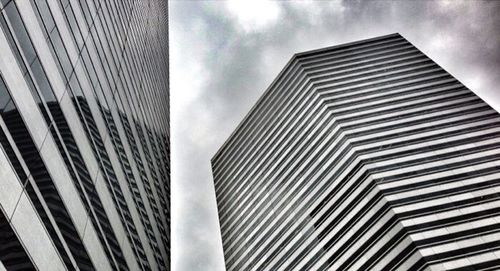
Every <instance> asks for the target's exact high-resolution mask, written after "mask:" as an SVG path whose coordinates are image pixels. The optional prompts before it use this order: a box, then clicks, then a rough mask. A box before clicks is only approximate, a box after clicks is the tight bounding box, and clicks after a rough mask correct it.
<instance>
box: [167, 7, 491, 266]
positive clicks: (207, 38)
mask: <svg viewBox="0 0 500 271" xmlns="http://www.w3.org/2000/svg"><path fill="white" fill-rule="evenodd" d="M499 13H500V1H472V0H471V1H463V2H461V1H430V0H428V1H396V0H394V1H371V2H358V1H346V2H333V1H332V2H328V1H305V0H303V1H290V2H288V1H276V2H267V1H258V0H257V1H256V0H254V1H227V2H225V1H180V0H179V1H170V63H171V64H170V65H171V66H170V76H171V77H170V80H171V83H170V87H171V88H170V91H171V121H172V125H171V131H172V132H171V133H172V138H171V140H172V208H173V210H172V227H173V228H172V241H173V243H172V258H173V270H175V271H177V270H179V271H184V270H189V271H193V270H224V262H223V253H222V245H221V239H220V231H219V228H218V226H219V224H218V216H217V207H216V202H215V194H214V193H215V192H214V187H213V180H212V176H211V169H210V159H211V157H212V156H213V155H214V154H215V152H216V151H217V149H218V148H219V147H220V146H221V145H222V143H223V142H224V141H225V140H226V139H227V137H228V136H229V135H230V134H231V132H232V131H233V130H234V129H235V127H236V126H237V125H238V123H239V122H240V121H241V120H242V119H243V117H244V115H245V114H246V113H247V112H248V110H249V109H250V108H251V107H252V105H253V104H254V103H255V102H256V100H257V99H258V97H259V96H260V95H261V94H262V93H263V91H264V90H265V89H266V88H267V86H268V85H269V84H270V83H271V81H272V80H273V79H274V77H276V76H277V74H278V73H279V71H280V70H281V69H282V68H283V67H284V65H285V64H286V62H287V61H288V60H289V59H290V58H291V56H292V55H293V54H294V53H297V52H301V51H307V50H311V49H316V48H321V47H326V46H331V45H336V44H341V43H345V42H350V41H355V40H360V39H366V38H371V37H375V36H379V35H385V34H390V33H394V32H399V33H400V34H401V35H403V36H404V37H405V38H407V39H408V40H409V41H410V42H412V43H413V44H415V45H416V46H417V47H418V48H419V49H420V50H422V51H423V52H424V53H426V54H427V55H428V56H430V57H431V58H432V59H433V60H435V61H436V62H437V63H438V64H439V65H441V66H442V67H443V68H444V69H446V70H447V71H449V72H450V73H451V74H452V75H454V76H455V77H456V78H458V80H460V81H461V82H462V83H464V84H465V85H466V86H468V87H469V88H471V89H472V90H473V91H474V92H476V93H477V94H478V95H479V96H481V97H482V98H483V99H485V100H486V101H487V102H488V103H490V104H491V105H492V106H494V107H495V108H496V109H497V110H499V109H500V16H499V15H498V14H499Z"/></svg>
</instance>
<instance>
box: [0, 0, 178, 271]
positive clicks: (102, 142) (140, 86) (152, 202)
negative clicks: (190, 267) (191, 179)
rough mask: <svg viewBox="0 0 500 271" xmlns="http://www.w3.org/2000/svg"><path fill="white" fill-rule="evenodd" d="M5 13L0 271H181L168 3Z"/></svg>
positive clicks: (23, 1) (7, 9)
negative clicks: (175, 233) (176, 248)
mask: <svg viewBox="0 0 500 271" xmlns="http://www.w3.org/2000/svg"><path fill="white" fill-rule="evenodd" d="M0 10H1V12H0V270H170V141H169V133H170V132H169V81H168V78H169V75H168V7H167V2H166V1H162V0H151V1H135V0H130V1H93V0H1V1H0Z"/></svg>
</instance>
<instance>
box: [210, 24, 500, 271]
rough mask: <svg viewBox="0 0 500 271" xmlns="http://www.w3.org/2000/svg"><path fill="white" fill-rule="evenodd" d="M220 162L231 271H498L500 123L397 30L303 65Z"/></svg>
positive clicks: (245, 125)
mask: <svg viewBox="0 0 500 271" xmlns="http://www.w3.org/2000/svg"><path fill="white" fill-rule="evenodd" d="M212 166H213V175H214V182H215V190H216V196H217V204H218V211H219V219H220V226H221V233H222V241H223V248H224V256H225V262H226V267H227V270H228V271H230V270H494V269H495V270H496V269H499V268H500V115H499V114H498V113H497V112H495V111H494V110H493V109H492V108H491V107H490V106H488V105H487V104H486V103H485V102H484V101H482V100H481V99H480V98H478V97H477V96H476V95H474V93H473V92H471V91H470V90H468V89H467V88H466V87H465V86H463V85H462V84H461V83H460V82H459V81H457V80H456V79H455V78H453V77H452V76H451V75H450V74H448V73H447V72H446V71H444V70H443V69H442V68H440V67H439V66H438V65H437V64H436V63H434V62H433V61H432V60H431V59H429V58H428V57H426V56H425V55H424V54H423V53H422V52H420V51H419V50H418V49H417V48H415V47H414V46H413V45H412V44H411V43H409V42H408V41H407V40H405V39H404V38H403V37H401V36H400V35H398V34H393V35H388V36H383V37H378V38H374V39H370V40H363V41H359V42H354V43H349V44H344V45H339V46H334V47H329V48H324V49H320V50H314V51H310V52H305V53H300V54H296V55H295V56H293V57H292V59H291V60H290V61H289V62H288V64H287V65H286V67H285V68H284V69H283V71H282V72H281V73H280V74H279V75H278V78H277V79H276V80H275V81H274V82H273V83H272V84H271V86H270V87H269V89H268V90H267V91H266V92H265V93H264V94H263V96H262V98H261V99H260V100H259V101H258V102H257V104H256V105H255V106H254V107H253V108H252V110H251V111H250V113H249V114H248V115H247V116H246V117H245V119H244V120H243V121H242V122H241V124H240V125H239V126H238V128H237V129H236V131H235V132H234V133H233V134H232V135H231V136H230V138H229V139H228V140H227V141H226V142H225V143H224V145H223V146H222V147H221V148H220V150H219V151H218V153H217V154H216V155H215V156H214V158H213V159H212Z"/></svg>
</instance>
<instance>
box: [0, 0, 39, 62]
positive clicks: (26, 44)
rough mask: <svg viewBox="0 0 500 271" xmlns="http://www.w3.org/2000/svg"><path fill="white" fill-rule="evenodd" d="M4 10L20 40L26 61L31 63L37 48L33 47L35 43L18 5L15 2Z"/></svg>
mask: <svg viewBox="0 0 500 271" xmlns="http://www.w3.org/2000/svg"><path fill="white" fill-rule="evenodd" d="M4 12H5V13H6V15H7V18H8V19H9V21H10V25H11V27H12V32H13V33H14V35H15V36H16V38H17V41H18V42H19V45H20V47H21V50H22V52H23V54H24V57H25V58H26V61H27V62H28V63H31V62H32V61H33V60H34V59H35V57H36V53H35V49H34V48H33V45H32V44H31V40H30V38H29V36H28V32H26V28H25V27H24V23H23V20H22V19H21V15H20V14H19V11H18V10H17V6H16V5H15V4H13V5H8V6H7V7H6V8H5V9H4Z"/></svg>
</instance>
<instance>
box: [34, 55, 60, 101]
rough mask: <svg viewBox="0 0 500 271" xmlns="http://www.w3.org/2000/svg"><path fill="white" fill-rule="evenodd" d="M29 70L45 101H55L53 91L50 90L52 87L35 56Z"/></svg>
mask: <svg viewBox="0 0 500 271" xmlns="http://www.w3.org/2000/svg"><path fill="white" fill-rule="evenodd" d="M31 71H32V72H33V77H34V78H35V82H36V83H37V84H38V88H39V89H40V92H41V93H42V96H43V98H44V99H45V102H47V103H50V102H56V101H57V99H56V97H55V95H54V92H52V88H51V86H50V83H49V80H48V78H47V75H46V74H45V71H44V70H43V68H42V65H41V64H40V60H39V59H38V58H36V60H35V61H34V62H33V64H32V65H31Z"/></svg>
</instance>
